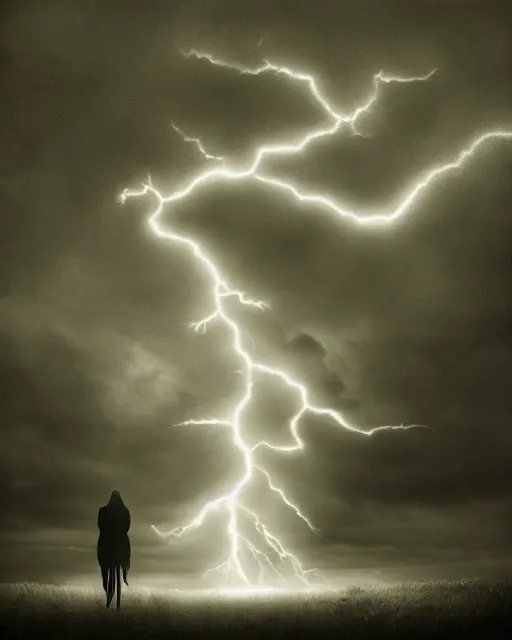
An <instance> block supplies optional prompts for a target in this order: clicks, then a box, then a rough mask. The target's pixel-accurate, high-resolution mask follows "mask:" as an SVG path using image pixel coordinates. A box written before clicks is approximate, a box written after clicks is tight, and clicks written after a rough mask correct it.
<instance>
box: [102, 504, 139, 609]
mask: <svg viewBox="0 0 512 640" xmlns="http://www.w3.org/2000/svg"><path fill="white" fill-rule="evenodd" d="M98 528H99V530H100V534H99V537H98V549H97V551H98V562H99V565H100V568H101V578H102V580H103V589H105V593H106V594H107V609H108V608H109V607H110V603H111V602H112V598H113V597H114V591H115V590H116V582H117V608H118V609H119V608H120V607H121V568H122V570H123V581H124V583H125V585H126V586H128V582H127V581H126V575H127V573H128V570H129V568H130V554H131V549H130V538H129V537H128V531H129V529H130V512H129V510H128V508H127V507H126V505H125V504H124V502H123V499H122V498H121V494H120V493H119V491H112V494H111V496H110V500H109V501H108V503H107V504H106V505H105V506H104V507H100V510H99V512H98Z"/></svg>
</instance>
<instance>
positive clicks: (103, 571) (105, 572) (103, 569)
mask: <svg viewBox="0 0 512 640" xmlns="http://www.w3.org/2000/svg"><path fill="white" fill-rule="evenodd" d="M101 580H102V582H103V590H104V591H105V593H107V580H108V568H107V567H105V566H102V567H101Z"/></svg>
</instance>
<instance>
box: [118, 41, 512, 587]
mask: <svg viewBox="0 0 512 640" xmlns="http://www.w3.org/2000/svg"><path fill="white" fill-rule="evenodd" d="M182 53H183V55H184V56H185V57H195V58H198V59H203V60H205V61H207V62H208V63H210V64H212V65H214V66H221V67H227V68H230V69H233V70H235V71H237V72H239V73H241V74H243V75H251V76H255V75H260V74H265V73H274V74H278V75H280V76H284V77H286V78H288V79H290V80H292V81H294V82H300V83H303V84H305V85H306V86H307V87H308V89H309V92H310V94H311V95H312V96H313V98H314V99H315V101H316V103H317V104H318V106H319V107H320V109H321V110H322V111H323V112H324V113H325V115H326V117H327V124H325V125H324V126H322V127H319V128H317V129H314V130H313V131H310V132H308V133H306V134H304V135H303V136H301V137H300V138H299V139H298V140H296V141H294V142H289V143H280V144H273V145H266V146H262V147H259V148H258V149H256V151H255V152H254V154H253V158H252V161H251V162H250V163H249V164H248V165H247V166H244V167H238V168H233V167H232V166H230V165H229V163H227V162H226V160H225V159H224V158H222V157H221V156H218V155H215V154H212V153H209V152H208V151H207V150H206V148H205V146H204V145H203V143H202V142H201V141H200V140H199V139H198V138H191V137H189V136H188V135H185V134H184V133H183V132H182V131H181V130H180V129H179V128H178V127H176V126H175V125H173V127H174V129H175V130H176V132H177V133H178V134H179V135H180V136H181V138H182V139H183V141H184V142H186V143H192V144H195V146H196V147H197V149H198V151H199V152H200V153H201V154H202V156H203V157H204V158H205V159H206V160H208V162H209V163H210V162H215V165H216V166H213V167H211V168H206V169H204V170H202V171H201V172H199V173H198V174H197V175H196V176H195V177H193V178H192V179H191V180H190V181H189V182H188V183H187V184H185V185H184V186H183V187H181V188H180V189H177V190H175V191H173V192H172V193H170V194H169V195H163V194H162V193H161V192H160V191H159V190H158V189H157V188H156V187H154V186H153V185H152V183H151V181H150V180H149V181H148V183H146V184H144V185H143V186H142V187H141V188H140V189H138V190H132V189H126V190H125V191H124V192H123V193H122V194H121V196H120V201H121V202H122V203H124V202H125V201H126V199H127V198H131V197H141V196H145V195H148V194H150V195H152V196H154V198H155V199H156V201H157V206H156V209H155V210H154V211H153V213H152V214H151V216H150V218H149V226H150V228H151V230H152V231H153V233H154V234H155V235H156V236H158V237H159V238H162V239H164V240H166V241H168V242H172V243H174V244H176V245H179V246H182V247H183V248H185V249H186V250H187V251H189V252H190V254H191V255H192V256H193V258H194V259H195V260H196V261H197V262H198V263H199V264H201V266H202V267H203V269H204V272H205V275H206V277H207V279H208V280H209V282H210V286H211V289H210V291H211V298H212V310H211V311H210V312H209V313H208V314H207V315H206V316H205V317H204V318H203V319H201V320H199V321H197V322H194V323H192V325H191V326H192V328H193V329H194V330H195V331H196V332H198V331H202V332H205V331H206V329H207V327H208V326H209V325H210V324H212V323H213V322H217V323H220V324H222V325H223V326H224V327H225V329H227V330H228V333H229V336H230V341H231V346H232V349H233V352H234V354H235V355H236V357H237V358H238V359H239V361H240V365H241V372H242V373H243V380H244V386H243V391H242V393H241V395H240V397H238V398H237V399H236V400H235V402H234V407H233V410H232V412H231V413H230V414H229V415H228V416H225V417H222V418H207V419H197V420H189V421H187V422H183V423H181V425H196V426H201V425H203V426H208V427H222V428H224V427H225V428H228V429H229V430H230V432H231V435H232V444H233V446H234V448H235V449H236V450H237V451H238V452H239V454H240V456H241V458H242V460H243V463H244V472H243V474H242V476H241V477H240V478H239V479H238V480H237V481H236V483H235V484H234V486H233V487H232V488H231V490H230V491H229V492H228V493H226V494H225V495H221V496H219V497H216V498H214V499H212V500H210V501H208V502H206V503H205V504H204V506H203V507H202V508H201V509H200V511H199V512H198V513H197V514H196V515H195V517H193V518H192V519H191V520H190V521H189V522H188V523H186V524H185V525H183V526H180V527H176V528H174V529H172V530H171V531H168V532H163V531H160V530H159V529H157V528H156V527H153V529H154V530H155V531H156V532H157V533H158V534H159V535H160V536H162V537H178V538H179V537H181V536H183V535H184V534H186V533H189V532H191V531H192V530H194V529H197V528H198V527H201V526H202V525H203V524H204V522H205V521H206V519H207V518H208V516H209V515H211V514H212V513H213V512H218V511H222V512H224V513H225V514H226V517H227V529H226V533H227V540H228V543H229V553H228V554H227V557H226V559H225V560H224V561H223V562H221V564H219V565H218V566H217V567H214V568H213V569H210V570H208V571H216V572H217V571H219V572H224V575H225V578H226V581H229V582H233V580H234V581H235V582H236V583H241V584H243V585H244V586H245V588H253V587H255V586H258V585H259V586H261V587H265V586H268V583H269V581H270V582H271V583H272V584H274V583H275V581H276V580H277V581H280V582H281V583H282V584H284V585H286V584H289V582H288V580H289V578H290V573H291V575H292V577H293V578H295V579H296V580H298V581H300V582H301V583H303V584H304V585H311V584H312V583H311V580H310V578H309V574H310V573H311V572H313V571H315V570H305V569H304V568H303V567H302V564H301V562H300V561H299V559H298V557H297V556H296V555H295V554H294V553H292V551H290V550H289V549H287V548H285V546H284V545H283V543H282V542H281V541H280V540H279V539H278V536H277V535H276V534H275V533H273V532H272V531H271V530H270V529H269V527H268V526H267V524H265V523H264V522H263V520H262V518H261V517H260V516H259V515H258V514H257V513H256V512H255V511H254V509H250V508H249V507H248V506H247V504H246V500H244V491H245V490H246V489H248V487H249V486H250V485H251V483H252V481H253V480H254V479H255V478H256V477H257V476H259V477H261V478H262V479H263V480H264V481H265V482H266V485H267V486H268V489H269V490H270V491H271V492H272V493H274V494H275V495H276V496H277V497H278V498H279V499H280V500H281V501H282V503H283V504H284V505H285V506H286V507H287V508H289V509H290V510H292V511H293V512H294V513H295V515H296V516H297V517H298V518H299V519H301V520H302V521H303V522H304V524H305V525H306V526H308V527H309V528H310V529H311V530H312V531H313V532H317V529H316V528H315V527H314V525H313V524H312V522H311V521H310V519H309V518H308V517H307V515H305V514H304V513H303V512H302V510H301V509H300V508H299V507H298V506H297V505H296V504H295V503H294V502H292V501H291V500H290V499H289V497H288V496H287V495H286V493H285V491H284V490H283V489H282V488H281V487H279V486H277V485H276V483H275V482H274V481H273V479H272V477H271V474H270V473H269V472H268V471H267V470H266V469H264V468H263V467H262V465H261V462H260V461H259V460H258V458H257V452H258V450H259V449H261V448H267V449H272V450H274V451H277V452H282V453H290V452H294V451H298V450H301V449H304V442H303V441H302V440H301V438H300V435H299V427H300V423H301V420H302V419H303V417H304V416H306V415H307V414H314V415H317V416H322V417H325V418H327V419H329V420H330V421H332V422H334V423H335V424H336V425H338V426H339V427H341V428H343V429H345V430H348V431H352V432H355V433H359V434H362V435H366V436H370V435H372V434H375V433H377V432H379V431H389V430H408V429H411V428H414V427H422V426H423V425H403V424H402V425H391V426H380V427H375V428H373V429H368V430H363V429H361V428H359V427H357V426H355V425H352V424H350V423H349V422H348V421H347V420H346V419H345V418H344V417H343V416H342V415H341V414H340V413H339V412H337V411H335V410H333V409H330V408H325V407H318V406H316V405H315V404H314V403H313V402H312V401H311V400H310V393H309V391H308V389H307V387H306V386H305V385H303V384H301V383H300V382H299V381H297V380H295V379H294V378H293V377H292V376H291V375H290V374H288V373H287V372H286V371H284V370H282V369H280V368H275V367H273V366H270V365H269V364H268V363H265V362H260V361H259V360H258V359H256V358H255V357H253V356H251V355H250V353H249V351H248V350H247V348H246V347H245V344H244V340H243V332H244V329H243V327H242V326H241V324H240V323H238V322H236V321H235V319H234V318H233V317H232V315H230V313H229V312H228V309H227V308H226V306H225V301H226V299H227V298H236V299H237V300H238V302H239V304H240V305H244V306H248V307H254V308H255V309H258V310H263V309H265V308H266V307H267V305H266V304H265V303H264V302H262V301H258V300H253V299H251V298H249V297H247V295H246V294H245V293H244V292H243V291H239V290H237V289H234V288H232V286H231V285H230V284H229V283H228V282H227V281H226V280H225V279H224V277H223V275H222V273H221V269H220V267H219V266H218V263H217V262H216V261H214V260H213V259H212V257H211V256H209V255H208V254H207V252H206V251H205V249H204V248H203V247H202V246H201V244H200V243H199V242H198V241H196V240H194V239H193V238H192V237H189V236H187V235H182V234H178V233H176V232H174V231H173V230H172V229H170V228H169V227H168V226H166V227H165V228H164V225H163V222H162V220H161V218H162V214H163V213H164V210H165V207H166V205H168V204H170V203H173V202H177V201H179V200H183V199H185V198H188V197H190V196H192V195H193V194H194V192H196V191H197V190H198V189H200V188H202V187H205V186H207V185H209V184H212V183H216V182H221V181H237V180H254V181H258V182H260V183H263V184H265V185H267V186H268V187H269V188H272V189H276V190H279V191H282V192H283V194H284V195H288V196H292V197H293V198H295V199H296V200H297V201H299V202H305V203H310V204H312V205H316V206H319V207H321V208H323V209H326V210H328V211H330V212H332V213H334V214H336V215H339V216H341V217H345V218H348V219H350V220H351V221H353V222H357V223H359V224H366V225H376V224H379V223H390V222H393V221H395V220H397V219H398V218H400V217H401V216H403V215H404V214H405V213H406V212H407V211H409V210H410V209H411V208H412V206H413V205H414V203H415V202H416V201H417V200H418V198H419V196H420V194H421V193H422V192H423V191H424V190H426V189H427V187H429V186H431V185H432V184H433V183H434V182H435V181H436V180H438V179H439V178H440V177H441V176H443V175H444V174H446V173H448V172H450V171H454V170H456V169H459V168H462V167H463V165H464V164H465V163H466V161H468V160H469V159H470V158H471V157H472V156H473V155H474V154H475V152H476V151H477V150H478V149H479V148H480V147H481V146H482V145H484V143H486V142H487V141H490V140H492V139H499V138H506V139H511V138H512V130H511V131H505V130H496V131H488V132H485V133H483V134H481V135H480V136H478V137H477V138H475V139H474V140H473V141H472V142H471V143H470V144H469V145H468V146H467V147H466V148H465V149H463V150H462V151H460V152H459V153H458V154H457V155H456V156H454V157H453V158H452V159H451V160H449V161H447V162H446V163H445V164H441V165H438V166H436V167H434V168H432V169H430V170H429V171H427V172H425V174H424V175H423V176H422V177H420V178H418V179H417V180H416V181H415V182H413V183H412V185H411V186H410V188H409V189H408V190H407V192H406V195H405V196H404V197H403V198H402V200H401V202H400V204H399V205H398V206H396V207H395V208H394V209H391V210H389V211H385V212H382V213H379V214H375V215H364V214H358V213H357V212H354V211H351V210H350V209H349V208H347V207H345V206H343V204H341V203H339V202H337V201H335V200H334V199H333V198H331V197H329V196H326V195H323V194H317V193H309V192H306V191H304V190H303V189H301V188H300V187H299V186H296V185H294V184H292V183H291V182H290V181H283V180H278V179H276V178H273V177H272V176H269V175H267V174H265V173H264V172H263V169H262V166H263V165H264V162H265V160H266V159H267V158H269V157H272V156H289V155H293V154H299V153H303V152H305V151H306V150H307V148H308V147H309V146H310V145H312V144H313V143H314V142H315V141H317V140H320V139H322V138H326V137H329V136H334V135H336V134H337V133H338V132H339V131H340V130H341V129H342V128H343V127H349V128H350V130H351V131H352V133H353V134H355V135H358V132H357V123H358V120H359V119H360V118H361V116H362V115H363V114H367V113H368V112H369V111H370V110H371V109H372V108H373V107H374V106H375V104H376V103H377V101H378V98H379V95H380V91H381V87H382V86H383V85H387V84H391V83H412V82H423V81H427V80H429V79H430V78H431V77H432V76H433V74H434V73H435V71H436V70H435V69H434V70H432V71H430V72H429V73H426V74H425V75H420V76H417V77H409V78H407V77H400V76H393V75H388V74H385V73H384V72H383V71H379V73H377V74H375V75H374V76H373V81H372V91H371V92H370V95H369V97H368V99H367V100H366V102H365V103H364V104H363V105H361V106H359V107H358V108H357V109H355V110H354V111H353V112H352V113H350V114H341V113H339V112H338V111H337V110H336V109H335V108H334V107H333V106H331V105H330V104H329V103H328V101H327V100H326V99H325V98H324V97H323V96H322V95H321V93H320V91H319V90H318V87H317V83H316V81H315V79H314V77H313V76H311V75H308V74H305V73H300V72H297V71H294V70H292V69H290V68H288V67H284V66H278V65H275V64H272V63H270V62H267V61H265V62H264V64H263V65H261V66H259V67H256V68H247V67H243V66H240V65H235V64H232V63H226V62H222V61H220V60H217V59H215V58H214V57H213V56H211V55H210V54H205V53H200V52H198V51H196V50H191V51H189V52H182ZM265 377H266V378H275V379H278V380H280V381H281V382H283V383H284V384H285V385H286V386H287V387H288V388H289V390H290V393H292V394H295V396H296V398H297V400H298V401H299V405H300V406H299V409H298V411H297V412H296V414H295V415H294V416H293V417H292V418H291V420H290V421H289V425H288V426H289V432H290V436H291V440H290V443H289V444H287V445H283V446H277V445H275V444H272V443H271V442H268V441H267V440H261V441H259V442H257V443H256V444H255V445H252V446H249V444H247V443H246V442H245V440H244V438H243V436H242V420H243V417H244V412H245V411H246V409H247V408H248V407H249V405H250V403H251V401H252V399H253V387H254V384H255V383H256V382H257V380H259V379H261V378H265ZM243 523H245V525H247V526H249V528H250V530H251V531H252V532H253V534H254V537H255V539H256V540H257V542H254V541H253V540H251V539H249V538H248V537H247V536H246V535H245V534H244V533H243V527H242V524H243ZM255 571H257V576H256V577H254V575H253V574H254V572H255Z"/></svg>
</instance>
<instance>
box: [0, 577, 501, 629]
mask: <svg viewBox="0 0 512 640" xmlns="http://www.w3.org/2000/svg"><path fill="white" fill-rule="evenodd" d="M125 596H126V597H125V598H123V608H122V609H121V611H119V612H118V611H116V610H106V609H105V602H104V601H105V597H104V593H103V590H102V589H101V588H100V587H99V586H98V589H85V588H78V587H57V586H52V585H38V584H33V583H30V584H27V583H24V584H12V585H7V584H6V585H1V586H0V637H2V638H35V637H48V638H50V637H53V638H56V637H58V638H60V637H62V638H90V639H93V640H96V639H97V638H107V637H108V638H131V637H133V638H144V639H149V638H164V637H168V638H173V637H176V638H180V639H183V638H224V639H226V640H229V639H230V638H236V639H238V638H239V639H240V640H245V639H246V638H288V637H290V638H311V637H313V634H315V635H317V636H318V640H324V639H325V638H339V639H342V638H343V639H344V638H350V639H352V638H355V639H356V638H361V639H370V638H371V639H372V640H378V639H379V638H394V639H397V638H408V639H410V640H417V639H419V638H450V639H452V640H458V639H463V640H466V639H474V638H482V640H483V639H484V638H485V639H486V640H487V639H489V640H490V639H492V640H505V639H512V583H508V582H500V583H497V582H484V581H465V582H430V583H429V582H422V583H420V582H409V583H404V584H401V585H396V586H389V587H373V586H371V587H366V586H363V587H354V588H349V589H347V590H341V591H339V592H337V593H334V594H333V593H318V594H293V593H291V594H285V595H279V596H278V597H272V596H268V595H267V596H265V595H250V596H244V597H240V598H236V597H225V596H219V595H214V594H211V595H204V596H202V595H201V596H197V597H187V596H185V595H183V594H180V593H177V592H172V591H168V592H166V591H161V590H155V591H150V590H146V591H142V590H140V591H137V590H136V589H132V590H126V591H125Z"/></svg>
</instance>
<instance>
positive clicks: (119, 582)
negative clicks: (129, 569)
mask: <svg viewBox="0 0 512 640" xmlns="http://www.w3.org/2000/svg"><path fill="white" fill-rule="evenodd" d="M116 585H117V606H116V608H117V609H118V610H119V609H120V608H121V567H120V566H119V565H118V564H116Z"/></svg>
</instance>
